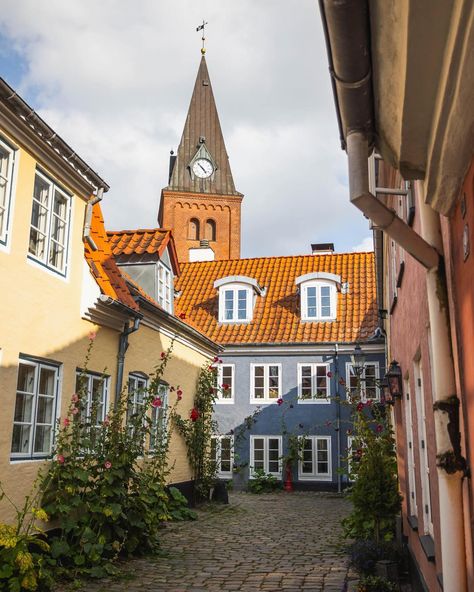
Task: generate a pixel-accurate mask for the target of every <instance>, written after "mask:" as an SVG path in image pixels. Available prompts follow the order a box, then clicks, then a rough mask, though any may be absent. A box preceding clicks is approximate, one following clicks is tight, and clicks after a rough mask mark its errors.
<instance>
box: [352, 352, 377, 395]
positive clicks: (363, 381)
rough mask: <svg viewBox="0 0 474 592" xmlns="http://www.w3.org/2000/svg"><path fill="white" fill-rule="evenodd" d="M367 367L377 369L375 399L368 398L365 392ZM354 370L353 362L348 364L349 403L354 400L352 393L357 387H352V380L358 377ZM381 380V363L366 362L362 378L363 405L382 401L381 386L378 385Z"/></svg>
mask: <svg viewBox="0 0 474 592" xmlns="http://www.w3.org/2000/svg"><path fill="white" fill-rule="evenodd" d="M367 366H374V367H375V380H376V385H375V397H369V398H367V396H366V391H365V369H366V367H367ZM352 368H353V364H352V362H346V388H347V400H348V401H351V400H352V391H353V390H354V389H355V387H351V378H354V377H355V376H356V375H355V374H354V373H353V372H352ZM379 380H380V364H379V362H372V361H368V362H365V363H364V369H363V371H362V374H361V377H360V391H361V398H360V400H361V402H362V403H367V401H380V386H379V384H377V383H378V381H379Z"/></svg>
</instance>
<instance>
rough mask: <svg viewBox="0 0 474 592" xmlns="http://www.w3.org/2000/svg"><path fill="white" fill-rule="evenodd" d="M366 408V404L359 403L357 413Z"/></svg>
mask: <svg viewBox="0 0 474 592" xmlns="http://www.w3.org/2000/svg"><path fill="white" fill-rule="evenodd" d="M363 408H364V403H357V411H359V412H360V411H362V409H363Z"/></svg>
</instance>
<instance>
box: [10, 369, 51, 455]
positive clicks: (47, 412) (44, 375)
mask: <svg viewBox="0 0 474 592" xmlns="http://www.w3.org/2000/svg"><path fill="white" fill-rule="evenodd" d="M58 394H59V367H58V366H56V365H52V364H48V363H46V362H39V361H35V360H30V359H23V358H22V359H21V360H20V362H19V364H18V378H17V388H16V400H15V412H14V417H13V436H12V445H11V457H12V458H35V457H44V456H48V455H49V454H51V447H52V444H53V438H54V423H55V421H56V409H57V402H58Z"/></svg>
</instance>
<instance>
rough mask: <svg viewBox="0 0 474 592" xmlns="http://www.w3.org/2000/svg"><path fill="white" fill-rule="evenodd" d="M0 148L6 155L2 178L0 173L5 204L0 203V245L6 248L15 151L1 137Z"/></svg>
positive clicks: (11, 200)
mask: <svg viewBox="0 0 474 592" xmlns="http://www.w3.org/2000/svg"><path fill="white" fill-rule="evenodd" d="M0 148H1V149H2V150H4V151H5V152H6V153H7V154H8V165H7V171H6V175H5V176H3V175H2V174H1V172H0V181H1V180H3V181H4V182H5V203H4V204H3V205H2V204H1V203H0V214H3V217H2V222H1V224H0V244H1V245H4V246H7V244H8V238H9V232H10V224H11V211H12V203H13V174H14V171H15V161H16V155H17V151H16V150H15V149H14V148H13V147H12V146H10V144H8V143H7V142H5V141H4V140H3V139H2V138H1V137H0ZM0 171H1V169H0Z"/></svg>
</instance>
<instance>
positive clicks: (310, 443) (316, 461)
mask: <svg viewBox="0 0 474 592" xmlns="http://www.w3.org/2000/svg"><path fill="white" fill-rule="evenodd" d="M300 438H301V439H302V440H303V443H302V446H301V460H300V461H299V463H298V478H299V479H301V480H305V479H307V480H308V481H331V479H332V470H331V437H330V436H300Z"/></svg>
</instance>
